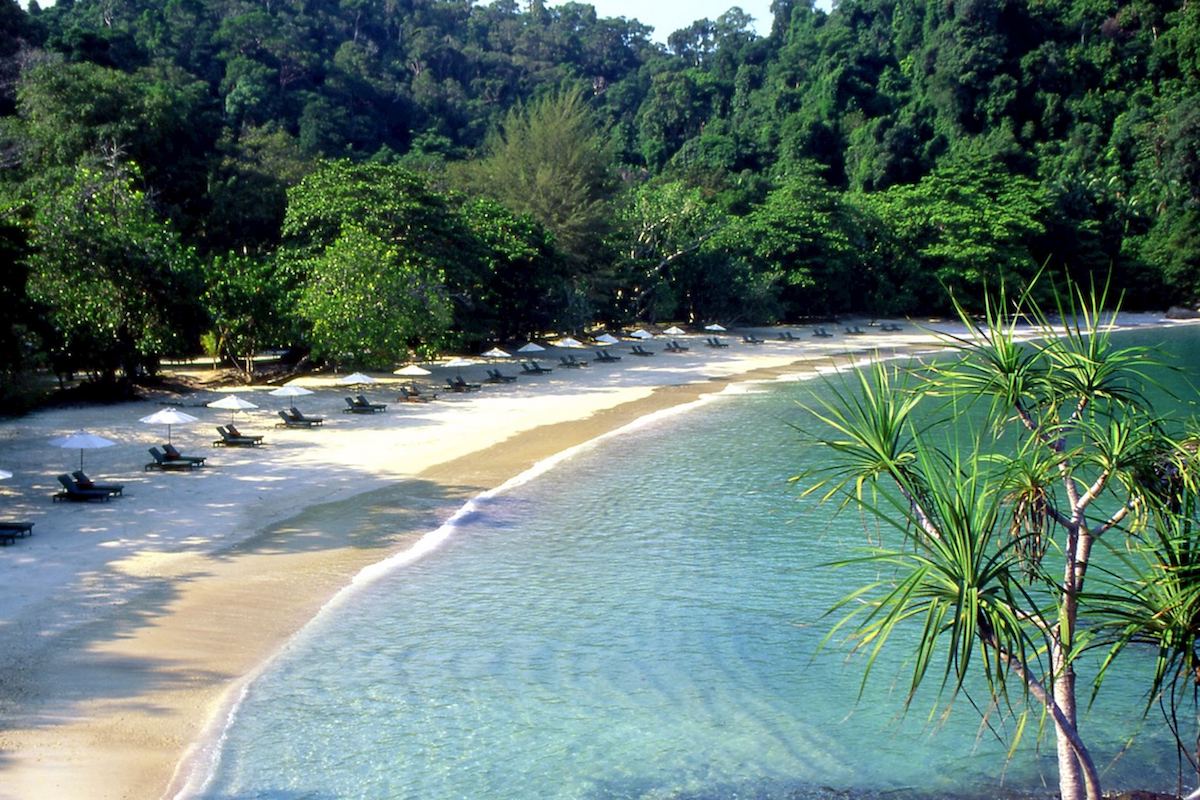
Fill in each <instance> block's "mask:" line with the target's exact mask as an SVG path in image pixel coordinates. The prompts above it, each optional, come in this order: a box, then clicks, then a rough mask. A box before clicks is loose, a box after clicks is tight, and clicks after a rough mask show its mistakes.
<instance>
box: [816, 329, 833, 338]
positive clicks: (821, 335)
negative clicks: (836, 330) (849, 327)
mask: <svg viewBox="0 0 1200 800" xmlns="http://www.w3.org/2000/svg"><path fill="white" fill-rule="evenodd" d="M813 336H816V337H817V338H818V339H828V338H829V337H831V336H833V334H832V333H830V332H829V331H827V330H825V329H824V328H820V327H818V328H813Z"/></svg>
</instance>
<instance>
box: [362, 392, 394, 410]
mask: <svg viewBox="0 0 1200 800" xmlns="http://www.w3.org/2000/svg"><path fill="white" fill-rule="evenodd" d="M354 402H355V403H357V404H358V405H360V406H362V407H364V408H372V409H374V410H376V411H385V410H387V403H372V402H371V401H370V400H368V399H367V398H366V396H365V395H361V394H358V395H355V396H354Z"/></svg>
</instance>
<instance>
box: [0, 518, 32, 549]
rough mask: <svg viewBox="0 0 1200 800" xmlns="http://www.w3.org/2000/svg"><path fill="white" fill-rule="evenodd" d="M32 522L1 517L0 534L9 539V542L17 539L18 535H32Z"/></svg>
mask: <svg viewBox="0 0 1200 800" xmlns="http://www.w3.org/2000/svg"><path fill="white" fill-rule="evenodd" d="M32 535H33V523H32V522H17V521H15V520H8V519H0V536H3V537H5V538H7V539H8V540H9V543H11V542H13V541H16V538H17V537H18V536H21V537H24V536H32Z"/></svg>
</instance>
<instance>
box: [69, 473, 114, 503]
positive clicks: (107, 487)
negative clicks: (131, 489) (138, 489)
mask: <svg viewBox="0 0 1200 800" xmlns="http://www.w3.org/2000/svg"><path fill="white" fill-rule="evenodd" d="M71 477H72V478H74V479H75V485H76V486H78V487H79V488H80V489H95V490H96V491H98V492H108V493H109V494H110V495H112V496H113V497H119V496H120V495H123V494H124V493H125V484H123V483H95V482H94V481H93V480H92V479H91V478H89V477H88V476H87V475H86V474H85V473H84V471H83V470H81V469H80V470H76V471H75V472H72V473H71Z"/></svg>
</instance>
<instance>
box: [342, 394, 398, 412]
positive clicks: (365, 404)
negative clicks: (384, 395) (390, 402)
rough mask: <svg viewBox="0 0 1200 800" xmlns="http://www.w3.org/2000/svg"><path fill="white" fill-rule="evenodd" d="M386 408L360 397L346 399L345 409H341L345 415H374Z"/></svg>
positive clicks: (381, 404)
mask: <svg viewBox="0 0 1200 800" xmlns="http://www.w3.org/2000/svg"><path fill="white" fill-rule="evenodd" d="M385 408H387V406H386V405H384V404H383V403H372V402H370V401H368V400H367V399H366V398H365V397H363V396H362V395H359V396H358V397H347V398H346V407H345V408H343V409H342V411H343V412H345V413H347V414H375V413H377V412H380V411H383V410H384V409H385Z"/></svg>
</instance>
